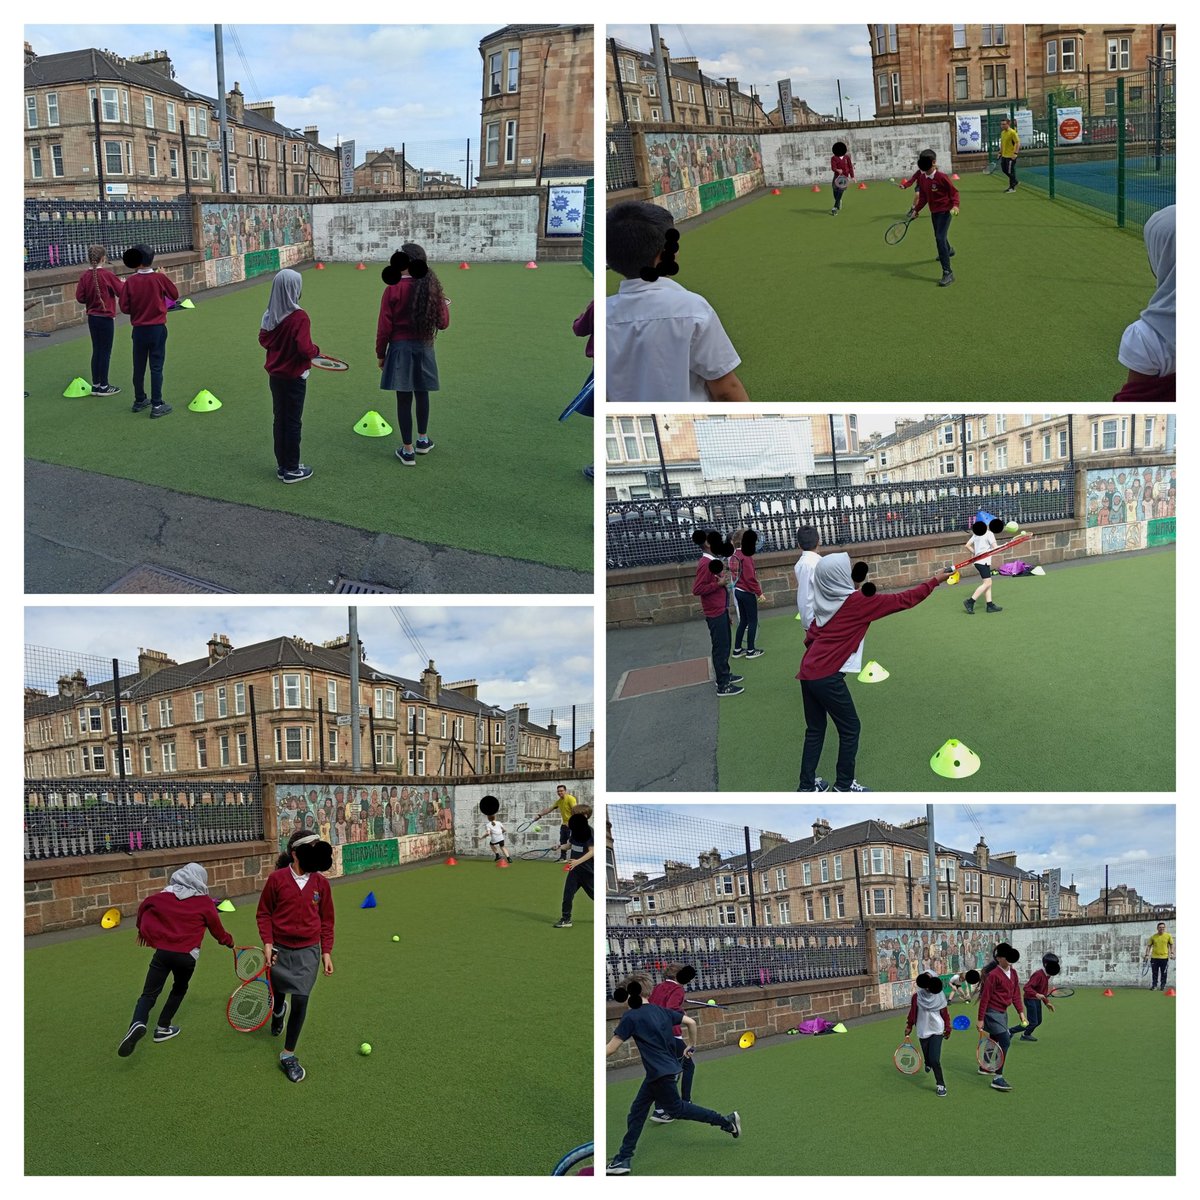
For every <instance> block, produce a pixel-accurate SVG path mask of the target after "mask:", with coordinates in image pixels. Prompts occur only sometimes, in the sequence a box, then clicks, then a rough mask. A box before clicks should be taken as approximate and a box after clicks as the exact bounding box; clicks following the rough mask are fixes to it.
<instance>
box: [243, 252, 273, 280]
mask: <svg viewBox="0 0 1200 1200" xmlns="http://www.w3.org/2000/svg"><path fill="white" fill-rule="evenodd" d="M278 270H279V251H278V250H276V249H274V248H272V249H270V250H252V251H251V252H250V253H249V254H247V255H246V278H247V279H252V278H253V277H254V276H255V275H265V274H266V273H267V272H268V271H278Z"/></svg>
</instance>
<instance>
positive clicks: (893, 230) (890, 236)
mask: <svg viewBox="0 0 1200 1200" xmlns="http://www.w3.org/2000/svg"><path fill="white" fill-rule="evenodd" d="M914 219H915V218H913V217H905V218H904V220H902V221H897V222H896V223H895V224H894V225H889V226H888V227H887V229H886V230H885V231H884V235H883V240H884V241H885V242H887V244H888V245H889V246H898V245H899V244H900V243H901V242H902V241H904V235H905V234H906V233H907V232H908V227H909V226H910V225H911V224H912V223H913V221H914Z"/></svg>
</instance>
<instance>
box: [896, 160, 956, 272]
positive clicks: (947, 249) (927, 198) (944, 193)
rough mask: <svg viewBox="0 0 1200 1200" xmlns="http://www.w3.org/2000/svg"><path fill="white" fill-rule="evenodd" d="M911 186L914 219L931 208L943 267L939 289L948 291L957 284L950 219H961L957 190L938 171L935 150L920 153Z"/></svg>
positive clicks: (930, 214) (939, 257)
mask: <svg viewBox="0 0 1200 1200" xmlns="http://www.w3.org/2000/svg"><path fill="white" fill-rule="evenodd" d="M911 182H912V183H913V184H914V185H915V186H916V189H917V198H916V199H915V200H914V201H913V204H912V207H911V208H910V209H909V210H908V215H909V216H910V217H915V216H916V215H917V213H919V212H920V211H921V209H923V208H924V207H925V206H926V205H927V204H928V205H929V216H930V219H931V220H932V221H933V240H934V242H935V243H936V245H937V253H938V261H939V262H940V263H941V264H942V277H941V279H940V280H938V287H947V286H949V285H950V284H952V283H953V282H954V272H953V271H952V270H950V260H951V259H952V258H953V257H954V247H953V246H951V245H950V218H951V217H957V216H958V189H957V188H956V187H955V186H954V184H953V183H951V182H950V179H949V177H948V176H946V175H943V174H942V172H941V171H939V170H938V169H937V155H936V154H935V153H934V152H933V151H932V150H922V151H921V154H920V157H919V158H918V159H917V173H916V175H915V176H913V178H912V180H911Z"/></svg>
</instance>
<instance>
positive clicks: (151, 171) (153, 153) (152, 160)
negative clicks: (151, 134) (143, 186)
mask: <svg viewBox="0 0 1200 1200" xmlns="http://www.w3.org/2000/svg"><path fill="white" fill-rule="evenodd" d="M146 173H147V174H148V175H151V176H153V175H157V174H158V147H157V146H156V145H155V144H154V143H153V142H150V143H149V145H147V147H146Z"/></svg>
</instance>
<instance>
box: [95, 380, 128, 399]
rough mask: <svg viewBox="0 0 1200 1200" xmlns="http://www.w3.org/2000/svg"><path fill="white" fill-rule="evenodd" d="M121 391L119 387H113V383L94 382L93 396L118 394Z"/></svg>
mask: <svg viewBox="0 0 1200 1200" xmlns="http://www.w3.org/2000/svg"><path fill="white" fill-rule="evenodd" d="M120 391H121V389H120V388H119V387H113V385H112V384H111V383H101V384H99V385H97V384H94V383H93V384H92V395H93V396H116V395H117V394H118V393H119V392H120Z"/></svg>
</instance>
